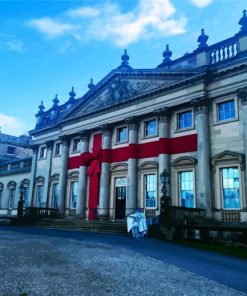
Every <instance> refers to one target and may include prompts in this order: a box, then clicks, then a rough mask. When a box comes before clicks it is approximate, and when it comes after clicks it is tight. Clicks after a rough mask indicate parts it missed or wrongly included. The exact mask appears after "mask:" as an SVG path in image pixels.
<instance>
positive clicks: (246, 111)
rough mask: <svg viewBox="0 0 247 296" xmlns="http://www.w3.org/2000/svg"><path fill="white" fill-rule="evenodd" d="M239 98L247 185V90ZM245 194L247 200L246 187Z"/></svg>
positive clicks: (245, 204) (245, 188)
mask: <svg viewBox="0 0 247 296" xmlns="http://www.w3.org/2000/svg"><path fill="white" fill-rule="evenodd" d="M238 98H240V100H241V105H242V120H243V138H244V155H245V176H244V184H247V172H246V170H247V90H243V91H239V92H238ZM244 190H245V194H244V196H245V197H246V198H247V187H246V185H245V186H244ZM246 206H247V200H246V199H245V200H243V208H246Z"/></svg>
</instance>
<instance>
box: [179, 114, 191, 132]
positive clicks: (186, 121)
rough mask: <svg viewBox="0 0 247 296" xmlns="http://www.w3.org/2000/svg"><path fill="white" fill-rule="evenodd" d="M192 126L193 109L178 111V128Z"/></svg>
mask: <svg viewBox="0 0 247 296" xmlns="http://www.w3.org/2000/svg"><path fill="white" fill-rule="evenodd" d="M190 127H192V111H186V112H182V113H178V129H184V128H190Z"/></svg>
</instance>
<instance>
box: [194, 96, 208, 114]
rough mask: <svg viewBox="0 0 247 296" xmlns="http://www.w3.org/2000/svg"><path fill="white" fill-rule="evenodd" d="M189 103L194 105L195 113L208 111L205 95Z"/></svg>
mask: <svg viewBox="0 0 247 296" xmlns="http://www.w3.org/2000/svg"><path fill="white" fill-rule="evenodd" d="M191 105H192V106H193V107H194V110H195V113H196V114H199V113H208V99H207V97H204V98H199V99H194V100H191Z"/></svg>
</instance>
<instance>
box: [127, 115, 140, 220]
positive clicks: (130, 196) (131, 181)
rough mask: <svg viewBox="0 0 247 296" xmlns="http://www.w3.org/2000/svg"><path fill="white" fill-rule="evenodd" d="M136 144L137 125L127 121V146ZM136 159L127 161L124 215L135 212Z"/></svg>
mask: <svg viewBox="0 0 247 296" xmlns="http://www.w3.org/2000/svg"><path fill="white" fill-rule="evenodd" d="M137 143H138V125H137V123H136V121H135V120H134V119H132V120H130V121H129V144H130V146H131V145H132V144H137ZM137 186H138V185H137V159H136V158H130V159H128V179H127V199H126V211H125V215H126V216H128V215H130V214H132V213H134V212H135V210H136V206H137Z"/></svg>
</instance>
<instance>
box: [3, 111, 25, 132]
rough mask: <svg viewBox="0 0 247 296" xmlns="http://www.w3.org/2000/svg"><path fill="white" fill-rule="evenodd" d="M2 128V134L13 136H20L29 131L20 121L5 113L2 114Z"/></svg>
mask: <svg viewBox="0 0 247 296" xmlns="http://www.w3.org/2000/svg"><path fill="white" fill-rule="evenodd" d="M0 128H1V132H2V133H4V134H9V135H13V136H20V135H21V134H24V133H26V132H27V130H28V129H27V128H26V126H25V124H24V123H23V122H22V121H21V120H20V119H18V118H15V117H12V116H8V115H5V114H3V113H0Z"/></svg>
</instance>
